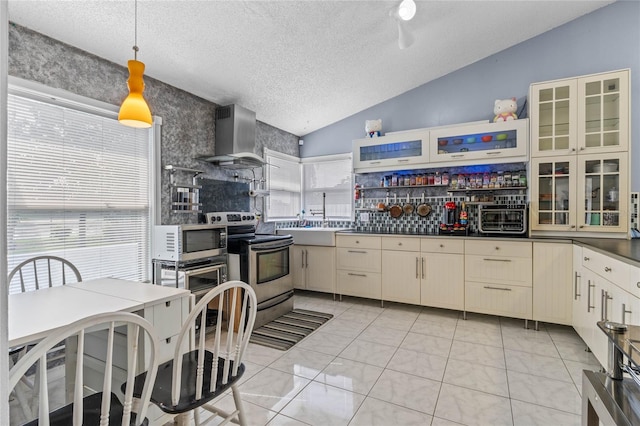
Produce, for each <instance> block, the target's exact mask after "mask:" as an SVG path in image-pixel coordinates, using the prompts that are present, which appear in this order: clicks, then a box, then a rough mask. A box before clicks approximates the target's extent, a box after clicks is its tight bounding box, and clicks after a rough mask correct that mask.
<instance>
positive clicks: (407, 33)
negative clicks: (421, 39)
mask: <svg viewBox="0 0 640 426" xmlns="http://www.w3.org/2000/svg"><path fill="white" fill-rule="evenodd" d="M396 21H397V22H398V46H400V49H406V48H407V47H409V46H411V45H412V44H413V42H414V40H415V39H414V37H413V34H412V33H411V30H410V29H409V28H408V26H407V24H406V22H405V21H403V20H401V19H396Z"/></svg>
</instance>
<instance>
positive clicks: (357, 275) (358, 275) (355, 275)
mask: <svg viewBox="0 0 640 426" xmlns="http://www.w3.org/2000/svg"><path fill="white" fill-rule="evenodd" d="M347 274H348V275H351V276H352V277H364V278H366V277H367V276H366V275H365V274H354V273H353V272H348V273H347Z"/></svg>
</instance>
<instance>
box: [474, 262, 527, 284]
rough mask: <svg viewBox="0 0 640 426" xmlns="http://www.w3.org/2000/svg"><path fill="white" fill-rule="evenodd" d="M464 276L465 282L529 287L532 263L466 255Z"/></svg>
mask: <svg viewBox="0 0 640 426" xmlns="http://www.w3.org/2000/svg"><path fill="white" fill-rule="evenodd" d="M464 276H465V280H466V281H478V282H482V283H491V284H508V285H516V286H524V287H531V285H532V282H533V270H532V261H531V258H528V259H527V258H524V257H506V256H505V257H499V256H475V255H466V256H465V257H464Z"/></svg>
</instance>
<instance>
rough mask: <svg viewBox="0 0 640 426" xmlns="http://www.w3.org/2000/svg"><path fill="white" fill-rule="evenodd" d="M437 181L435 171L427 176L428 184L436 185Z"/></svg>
mask: <svg viewBox="0 0 640 426" xmlns="http://www.w3.org/2000/svg"><path fill="white" fill-rule="evenodd" d="M435 182H436V178H435V175H434V174H433V173H429V175H428V177H427V185H435Z"/></svg>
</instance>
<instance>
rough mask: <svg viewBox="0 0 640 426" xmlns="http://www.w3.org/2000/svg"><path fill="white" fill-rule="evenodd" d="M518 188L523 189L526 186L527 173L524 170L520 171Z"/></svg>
mask: <svg viewBox="0 0 640 426" xmlns="http://www.w3.org/2000/svg"><path fill="white" fill-rule="evenodd" d="M519 182H520V183H519V186H520V187H522V188H524V187H526V186H527V173H526V171H524V170H521V171H520V181H519Z"/></svg>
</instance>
